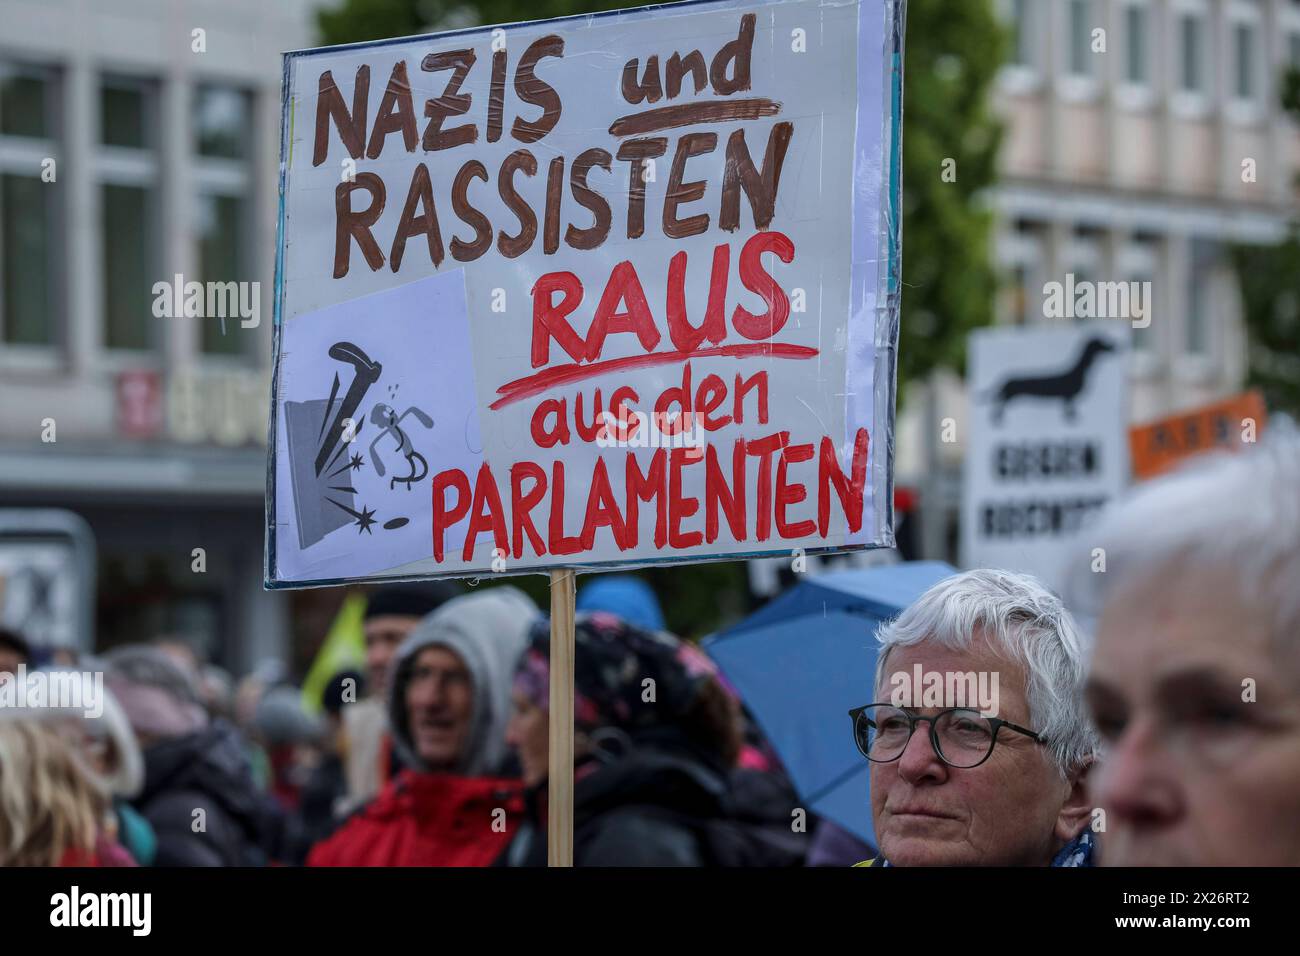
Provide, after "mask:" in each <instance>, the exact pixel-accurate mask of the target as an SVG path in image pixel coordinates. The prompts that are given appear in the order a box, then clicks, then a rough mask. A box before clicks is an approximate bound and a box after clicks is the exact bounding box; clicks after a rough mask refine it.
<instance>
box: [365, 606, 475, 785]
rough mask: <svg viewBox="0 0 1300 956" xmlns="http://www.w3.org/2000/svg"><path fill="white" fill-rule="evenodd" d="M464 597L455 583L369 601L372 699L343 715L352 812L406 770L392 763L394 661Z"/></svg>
mask: <svg viewBox="0 0 1300 956" xmlns="http://www.w3.org/2000/svg"><path fill="white" fill-rule="evenodd" d="M460 593H461V587H460V585H459V584H457V583H456V582H454V581H430V582H426V583H423V584H393V585H388V586H385V587H381V588H379V589H378V590H376V591H374V592H373V593H372V594H371V595H370V597H369V598H368V599H367V601H366V610H365V614H364V619H363V634H364V638H365V644H366V689H367V691H368V696H366V697H365V698H362V699H359V700H356V701H354V702H351V703H349V704H348V706H347V707H345V708H344V709H343V724H344V730H345V733H346V735H347V739H348V748H347V760H346V763H345V768H344V769H345V773H346V777H347V784H348V802H349V803H350V804H352V805H353V806H359V805H360V804H363V803H365V802H366V801H368V800H371V799H373V798H374V796H375V795H376V794H377V793H379V789H380V787H382V786H383V784H384V782H385V781H386V780H388V779H389V778H390V777H392V776H393V775H394V774H395V773H396V772H397V771H398V770H400V769H401V766H400V764H399V763H398V762H397V761H396V760H394V759H393V752H392V740H391V738H389V736H388V733H387V725H386V717H385V708H384V700H385V696H386V694H387V693H388V677H389V673H388V672H389V667H390V665H391V663H392V660H393V656H394V655H395V654H396V653H397V649H398V648H399V647H400V646H401V645H402V642H403V641H405V640H406V638H407V637H408V636H410V633H411V632H412V631H413V630H415V627H416V625H417V624H419V623H420V621H421V620H423V619H424V618H425V617H427V616H428V615H429V614H432V613H433V612H434V611H436V610H437V609H438V608H439V607H441V606H442V605H443V604H444V603H445V602H447V601H448V600H450V599H451V598H454V597H456V596H457V595H458V594H460Z"/></svg>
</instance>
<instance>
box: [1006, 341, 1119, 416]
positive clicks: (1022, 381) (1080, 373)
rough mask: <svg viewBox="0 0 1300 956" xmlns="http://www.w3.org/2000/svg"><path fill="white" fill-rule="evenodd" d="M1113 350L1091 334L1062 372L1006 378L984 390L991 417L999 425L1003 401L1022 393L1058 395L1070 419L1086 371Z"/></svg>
mask: <svg viewBox="0 0 1300 956" xmlns="http://www.w3.org/2000/svg"><path fill="white" fill-rule="evenodd" d="M1114 351H1116V348H1115V345H1114V343H1113V342H1111V341H1110V340H1109V339H1104V338H1101V337H1093V338H1090V339H1088V341H1087V342H1085V343H1084V346H1083V351H1082V352H1080V353H1079V357H1078V358H1077V359H1075V361H1074V364H1073V365H1071V366H1070V367H1069V368H1068V369H1066V370H1065V371H1064V372H1061V373H1059V374H1056V375H1043V376H1035V377H1032V378H1030V377H1018V378H1008V379H1007V380H1006V381H1004V382H1003V383H1002V384H1001V385H999V386H998V387H997V388H995V389H994V390H993V391H992V392H991V393H990V392H986V393H985V396H986V400H988V398H989V397H991V399H992V401H993V421H994V422H995V423H996V424H999V425H1001V424H1002V413H1003V412H1004V411H1005V410H1006V406H1007V403H1008V402H1010V401H1012V400H1013V399H1017V398H1021V397H1023V396H1029V397H1031V398H1055V399H1059V400H1060V401H1061V402H1062V404H1063V405H1064V406H1065V417H1066V420H1067V421H1071V422H1072V421H1074V412H1075V410H1074V402H1075V399H1077V398H1078V397H1079V396H1080V395H1081V394H1082V393H1083V389H1084V386H1085V385H1086V384H1087V382H1088V373H1089V372H1091V371H1092V366H1093V364H1094V363H1095V362H1096V360H1097V356H1099V355H1101V354H1103V353H1105V352H1114Z"/></svg>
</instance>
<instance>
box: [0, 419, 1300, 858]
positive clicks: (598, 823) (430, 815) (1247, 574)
mask: <svg viewBox="0 0 1300 956" xmlns="http://www.w3.org/2000/svg"><path fill="white" fill-rule="evenodd" d="M1088 548H1089V557H1090V560H1084V561H1081V562H1079V564H1080V566H1081V567H1086V568H1087V571H1086V572H1080V574H1079V575H1078V576H1077V579H1076V580H1074V581H1072V583H1071V586H1070V587H1069V588H1067V589H1066V595H1065V597H1064V598H1062V597H1061V596H1058V595H1057V594H1056V593H1053V592H1052V591H1050V590H1048V589H1047V588H1046V587H1044V586H1043V585H1042V584H1041V583H1040V582H1039V581H1037V580H1036V579H1035V578H1034V577H1033V576H1032V575H1029V574H1024V573H1019V572H1011V571H997V570H990V569H975V570H971V571H966V572H962V573H958V574H955V575H952V576H950V577H948V578H945V579H943V580H942V581H940V582H939V583H938V584H936V585H934V586H933V587H932V588H930V589H929V590H928V591H926V592H925V593H924V594H923V595H922V596H921V597H920V598H919V599H918V600H916V601H915V602H913V603H912V605H911V606H909V607H907V608H906V609H905V610H904V611H903V612H902V613H901V614H900V615H898V616H897V617H896V618H895V619H893V620H890V621H888V622H887V623H885V624H884V625H883V626H882V627H881V628H880V629H879V631H878V633H877V634H876V635H875V637H876V640H877V642H878V644H879V653H878V655H877V667H876V675H875V683H874V687H870V686H866V685H868V684H869V683H870V681H869V680H864V689H863V701H862V706H860V707H858V708H856V709H855V710H854V711H853V712H852V713H851V715H850V716H851V718H852V728H851V731H852V734H853V738H854V742H855V743H856V744H857V747H858V749H859V750H860V752H861V755H862V757H864V758H865V759H866V760H867V761H868V762H869V765H870V779H871V787H870V800H871V817H872V822H873V825H874V832H875V835H876V840H877V843H878V845H877V846H868V845H866V844H864V843H862V842H860V840H859V839H858V838H857V837H856V836H854V835H853V834H851V833H849V832H848V831H846V830H844V829H841V828H840V827H838V826H836V825H835V824H834V823H832V822H831V821H829V820H825V819H818V818H816V817H815V816H810V815H808V814H806V813H805V812H804V811H803V809H802V808H801V800H800V796H799V795H798V794H797V793H796V792H795V789H794V787H793V786H792V784H791V781H790V778H789V776H788V775H787V773H786V772H785V770H784V769H783V767H782V764H781V761H780V759H779V757H778V755H777V754H776V752H775V751H774V750H773V748H772V747H771V746H770V745H769V743H768V741H767V740H766V739H765V738H764V736H763V734H762V733H761V732H760V730H759V728H758V726H757V724H756V722H755V721H754V719H753V718H752V716H751V714H750V713H749V711H748V710H747V708H746V706H745V704H744V702H743V701H742V700H741V698H740V697H739V695H738V694H737V693H736V691H735V689H734V688H733V687H731V686H730V685H729V684H728V682H727V681H726V679H725V678H724V676H723V675H722V674H721V673H720V672H719V671H718V670H717V668H716V667H715V666H714V664H713V663H712V662H711V661H710V659H709V658H708V657H707V656H705V655H704V654H703V653H702V652H701V651H700V650H699V649H697V648H696V647H695V646H694V645H693V644H691V643H689V642H686V641H683V640H680V639H678V638H676V637H674V636H673V635H672V634H670V633H668V632H667V631H666V630H665V627H664V620H663V615H662V612H661V609H660V606H659V604H658V601H657V600H656V597H655V595H654V593H653V592H652V591H651V590H650V588H649V587H648V586H647V585H646V583H645V582H644V581H643V580H642V579H640V578H637V577H635V576H630V575H618V574H614V575H599V576H595V577H592V578H590V579H587V581H586V582H585V583H584V586H583V587H582V588H581V589H580V590H579V592H578V614H577V618H576V626H575V640H576V656H575V699H574V717H575V738H574V754H575V757H574V778H575V791H574V808H573V823H574V831H573V833H574V836H573V843H574V860H575V863H576V864H577V865H580V866H583V865H588V866H599V865H625V866H803V865H849V864H857V865H873V866H882V867H884V866H908V865H926V864H930V865H935V864H937V865H971V864H1001V865H1051V866H1089V865H1094V864H1095V863H1098V862H1101V863H1111V864H1114V863H1118V864H1176V865H1191V864H1209V865H1235V864H1283V865H1300V644H1297V639H1298V635H1300V436H1298V435H1297V434H1296V433H1295V431H1294V430H1292V429H1289V428H1279V429H1277V430H1276V431H1275V433H1274V434H1273V435H1272V436H1270V439H1269V440H1268V441H1266V442H1264V443H1263V444H1262V445H1261V446H1260V447H1259V448H1256V449H1251V450H1249V451H1246V452H1243V453H1241V454H1238V455H1222V456H1216V457H1212V458H1206V459H1203V460H1199V461H1194V462H1192V463H1191V464H1189V465H1188V466H1187V467H1186V468H1184V469H1182V470H1181V471H1178V472H1176V473H1174V474H1172V475H1169V476H1167V477H1165V478H1162V479H1158V480H1156V481H1153V482H1150V483H1148V484H1146V485H1143V486H1140V487H1139V488H1138V489H1137V490H1136V492H1135V493H1134V494H1133V495H1131V496H1130V498H1129V499H1128V500H1126V501H1124V502H1121V503H1120V504H1119V505H1118V506H1117V507H1116V508H1114V509H1112V510H1111V511H1109V512H1108V513H1107V514H1106V515H1105V516H1104V518H1103V521H1102V522H1101V524H1100V525H1099V526H1098V527H1097V528H1095V529H1094V530H1093V532H1092V533H1091V534H1090V535H1089V536H1088ZM1098 553H1101V554H1102V555H1103V556H1104V558H1105V561H1104V562H1102V564H1101V566H1100V567H1098V564H1097V561H1096V560H1095V558H1096V555H1097V554H1098ZM1076 618H1078V619H1077V620H1076ZM364 641H365V662H364V668H363V669H358V670H344V671H342V672H340V673H338V674H335V675H334V676H333V677H332V678H331V679H330V680H329V682H328V684H327V686H326V687H325V690H324V692H323V693H322V694H321V698H320V700H319V702H318V703H319V708H316V707H311V706H309V702H305V701H304V694H303V691H302V689H301V688H300V687H298V686H295V685H294V684H292V683H291V682H290V681H289V680H288V679H287V677H286V675H285V674H283V673H282V672H281V669H280V668H279V667H278V666H277V665H275V664H267V665H266V666H264V667H261V668H259V669H257V670H256V671H254V672H253V673H251V674H249V675H246V676H244V677H243V678H242V679H240V680H238V681H236V680H234V679H232V677H231V675H229V674H227V673H225V672H223V671H222V670H221V669H220V668H218V667H215V666H213V665H212V664H211V663H210V662H208V661H205V660H203V659H201V658H200V657H199V656H198V655H197V654H196V653H195V652H194V650H193V649H192V647H190V646H189V645H188V644H186V643H185V642H184V641H183V640H179V639H176V638H162V639H158V640H155V641H152V642H149V643H142V644H137V645H130V646H123V647H117V648H114V649H112V650H111V651H109V652H107V653H105V654H104V655H103V656H102V657H89V656H86V657H82V658H80V659H76V658H75V657H74V656H73V655H72V654H71V653H70V652H68V651H67V650H60V651H58V652H57V653H56V652H53V651H45V652H42V650H41V649H38V648H32V647H30V646H28V644H27V642H26V641H25V640H24V639H23V637H22V636H21V635H19V634H15V633H12V632H8V631H4V632H0V675H9V676H7V677H5V676H0V680H6V679H8V680H12V679H14V676H13V675H17V674H20V673H27V672H36V673H50V674H54V673H58V672H59V671H61V670H62V671H67V670H74V671H78V672H81V673H87V672H93V673H96V674H102V675H103V694H102V701H101V703H102V708H97V709H100V710H102V712H100V713H96V714H95V715H93V716H90V715H88V711H87V709H85V708H80V709H79V708H73V707H66V708H60V707H52V706H49V702H48V701H45V702H27V703H25V704H14V703H13V702H9V703H6V704H5V706H3V707H0V865H36V866H51V865H61V866H85V865H92V866H133V865H141V866H250V865H251V866H261V865H304V864H305V865H308V866H426V865H429V866H543V865H545V864H546V862H547V830H548V827H547V821H548V807H547V793H548V788H547V776H548V756H549V679H550V678H549V673H550V626H549V622H548V621H547V619H546V618H545V617H544V616H543V615H542V614H541V613H540V611H539V610H538V608H537V607H536V605H535V604H534V603H533V602H532V601H531V599H529V598H528V597H527V596H525V595H524V594H523V593H522V592H521V591H519V590H518V589H516V588H514V587H511V586H509V585H502V586H496V587H490V588H474V589H468V590H467V589H462V588H461V587H460V586H459V585H458V584H455V583H451V582H434V583H428V584H420V585H395V586H389V587H383V588H379V589H376V590H374V591H373V592H371V593H369V594H368V596H367V603H366V609H365V615H364ZM912 673H917V674H921V673H946V674H953V673H957V674H962V673H970V674H974V673H982V674H987V673H993V674H997V675H999V676H1000V677H1001V681H1000V685H998V686H999V693H998V695H997V696H998V700H997V703H996V713H987V712H983V711H981V710H977V709H974V708H972V707H970V706H969V705H966V706H962V705H960V704H958V705H954V704H953V702H952V701H937V700H931V699H929V697H928V696H926V698H925V699H922V700H918V699H915V698H914V697H911V698H909V697H908V693H909V692H908V691H906V690H905V685H906V682H903V684H902V685H900V683H899V681H898V679H897V678H898V675H899V674H903V675H909V674H912ZM900 687H902V688H904V689H903V694H902V696H901V697H900V696H899V692H900ZM842 730H843V731H845V732H847V731H848V728H827V729H826V733H839V732H841V731H842Z"/></svg>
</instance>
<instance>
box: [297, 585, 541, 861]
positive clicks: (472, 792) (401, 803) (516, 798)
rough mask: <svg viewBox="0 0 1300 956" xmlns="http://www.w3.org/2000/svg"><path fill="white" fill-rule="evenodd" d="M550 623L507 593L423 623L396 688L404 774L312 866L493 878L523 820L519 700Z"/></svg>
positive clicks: (394, 707) (393, 720) (399, 668)
mask: <svg viewBox="0 0 1300 956" xmlns="http://www.w3.org/2000/svg"><path fill="white" fill-rule="evenodd" d="M539 618H540V615H539V613H538V611H537V608H536V606H535V605H534V604H533V602H532V601H531V600H530V599H529V598H528V597H527V596H526V595H524V594H523V592H521V591H519V590H517V589H516V588H513V587H509V586H503V587H494V588H489V589H486V590H482V591H478V592H475V593H472V594H465V595H462V596H460V597H457V598H453V599H452V600H450V601H448V602H447V603H446V604H444V605H443V606H442V607H440V608H439V609H438V610H437V611H435V612H434V613H433V614H431V615H429V616H428V617H427V618H425V619H424V620H423V621H421V622H420V624H419V626H418V627H416V628H415V629H414V631H412V633H411V634H410V635H409V636H408V637H407V639H406V640H405V641H404V642H403V643H402V646H401V647H400V648H399V649H398V652H397V655H396V656H395V658H394V660H393V666H392V669H391V674H390V676H389V692H388V720H389V729H390V732H391V735H392V740H393V750H394V752H395V754H396V756H397V757H398V758H399V759H400V761H401V763H402V765H403V767H404V769H403V770H401V771H400V772H399V773H398V774H397V776H396V777H394V778H393V779H392V780H390V781H388V782H387V783H386V784H385V785H384V788H383V789H382V790H381V791H380V793H379V795H378V796H377V797H376V798H375V799H374V800H373V801H372V802H371V803H370V804H368V805H367V806H366V807H364V808H363V809H362V810H360V811H359V812H358V813H357V814H355V815H354V816H353V817H352V818H351V819H350V820H348V822H347V823H345V824H344V825H343V827H342V828H341V829H340V830H339V831H338V832H337V833H335V834H334V835H333V836H332V837H330V838H329V839H328V840H326V841H324V842H322V843H319V844H317V845H316V847H315V848H314V849H313V850H312V852H311V854H310V856H309V857H308V860H307V862H308V865H310V866H486V865H488V864H490V863H492V862H493V861H494V860H495V859H496V858H497V857H498V856H499V855H500V853H501V852H502V850H504V848H505V846H506V844H507V843H508V842H509V840H510V838H511V837H512V836H513V834H514V831H515V829H516V827H517V825H518V821H519V820H520V819H521V817H522V815H523V788H522V784H521V783H520V782H519V781H518V780H517V779H513V777H512V776H507V774H509V771H510V769H511V766H512V761H511V754H510V751H509V748H508V747H507V745H506V741H505V734H506V724H507V722H508V720H509V716H510V689H511V683H512V679H513V677H514V672H515V666H516V664H517V662H518V660H519V656H520V654H522V653H523V650H524V647H525V646H526V645H527V642H528V635H529V633H530V630H531V628H532V626H533V624H534V622H535V621H537V620H538V619H539ZM349 706H352V705H349ZM345 710H346V708H345Z"/></svg>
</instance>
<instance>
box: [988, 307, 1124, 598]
mask: <svg viewBox="0 0 1300 956" xmlns="http://www.w3.org/2000/svg"><path fill="white" fill-rule="evenodd" d="M1130 335H1131V332H1130V328H1129V326H1128V325H1126V324H1124V323H1122V322H1105V321H1103V322H1086V323H1078V324H1074V325H1068V326H1067V325H1058V326H1045V327H1038V328H1033V329H1025V328H999V329H981V330H978V331H976V332H974V333H972V335H971V339H970V346H969V354H970V362H969V369H968V375H967V382H968V383H969V384H968V388H969V392H970V410H969V414H968V420H969V423H970V424H969V430H968V432H967V435H968V445H967V449H966V470H965V482H964V488H963V494H962V561H963V563H964V564H965V565H966V566H967V567H987V568H1006V569H1009V570H1017V571H1028V572H1031V573H1033V574H1036V575H1038V576H1040V577H1042V578H1043V579H1044V580H1046V581H1048V583H1049V584H1059V583H1060V582H1059V580H1058V578H1059V576H1060V575H1061V574H1062V573H1063V571H1064V567H1063V562H1064V561H1065V560H1066V559H1067V556H1068V553H1069V548H1070V546H1071V542H1073V541H1074V540H1075V538H1076V537H1077V535H1078V534H1079V533H1080V531H1082V530H1083V529H1085V528H1086V527H1087V526H1088V525H1089V523H1091V522H1092V521H1094V520H1095V519H1096V518H1097V516H1098V514H1099V513H1100V511H1101V509H1102V508H1103V507H1104V506H1105V505H1106V503H1107V502H1108V501H1110V500H1111V499H1112V498H1114V497H1115V496H1117V495H1118V494H1119V493H1120V492H1121V491H1122V490H1123V489H1124V487H1125V486H1126V484H1127V483H1128V373H1127V367H1128V362H1127V355H1126V352H1127V350H1128V348H1129V342H1130Z"/></svg>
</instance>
